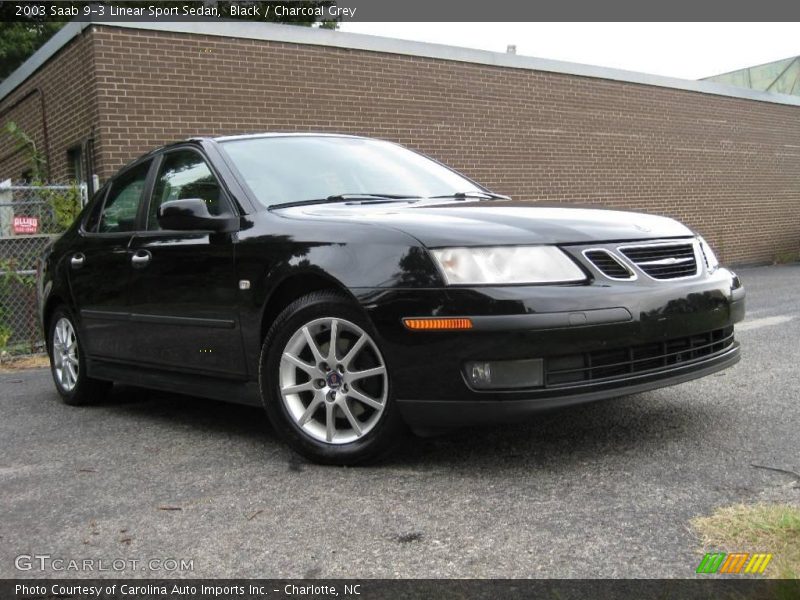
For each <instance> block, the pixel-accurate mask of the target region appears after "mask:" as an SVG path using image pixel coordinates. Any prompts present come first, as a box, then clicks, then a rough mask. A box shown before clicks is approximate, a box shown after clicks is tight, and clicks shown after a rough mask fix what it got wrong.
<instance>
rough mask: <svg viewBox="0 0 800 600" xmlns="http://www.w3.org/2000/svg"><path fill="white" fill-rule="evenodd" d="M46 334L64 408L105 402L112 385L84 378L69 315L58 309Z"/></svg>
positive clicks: (83, 363) (83, 365)
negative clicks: (65, 405) (104, 399)
mask: <svg viewBox="0 0 800 600" xmlns="http://www.w3.org/2000/svg"><path fill="white" fill-rule="evenodd" d="M47 331H48V335H47V352H48V354H49V355H50V372H51V373H52V375H53V381H54V382H55V384H56V391H58V394H59V395H60V396H61V399H62V400H63V401H64V404H69V405H70V406H81V405H85V404H91V403H93V402H97V401H99V400H101V399H103V398H105V397H106V396H107V395H108V393H109V392H110V391H111V387H112V385H113V384H112V383H111V382H110V381H101V380H98V379H92V378H91V377H89V376H88V375H87V374H86V357H85V355H84V353H83V346H82V344H81V340H80V338H79V337H78V329H77V327H76V325H75V319H74V318H73V317H72V314H71V313H70V312H69V311H68V310H67V309H66V308H65V307H63V306H59V307H58V308H57V309H56V310H55V312H54V313H53V316H52V317H51V318H50V325H49V327H48V330H47Z"/></svg>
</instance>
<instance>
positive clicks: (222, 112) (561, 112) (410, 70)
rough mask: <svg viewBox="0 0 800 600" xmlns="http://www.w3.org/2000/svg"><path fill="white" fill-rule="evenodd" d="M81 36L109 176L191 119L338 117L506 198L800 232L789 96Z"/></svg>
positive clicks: (764, 239)
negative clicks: (763, 97) (764, 98)
mask: <svg viewBox="0 0 800 600" xmlns="http://www.w3.org/2000/svg"><path fill="white" fill-rule="evenodd" d="M91 38H92V41H93V44H94V53H93V57H94V66H95V75H96V94H97V115H96V125H97V128H96V132H97V134H96V144H97V148H96V154H97V170H98V173H99V174H100V175H101V177H103V178H105V177H107V176H109V175H110V174H112V173H113V172H114V170H115V169H117V168H118V167H119V166H120V165H122V164H124V163H125V162H127V161H129V160H130V159H132V158H134V157H135V156H137V155H139V154H141V153H143V152H145V151H147V150H149V149H151V148H152V147H153V146H156V145H159V144H162V143H164V142H169V141H173V140H176V139H181V138H185V137H188V136H193V135H201V134H230V133H243V132H254V131H328V132H344V133H354V134H361V135H370V136H376V137H381V138H384V139H390V140H394V141H398V142H400V143H403V144H406V145H408V146H411V147H413V148H416V149H419V150H421V151H423V152H425V153H427V154H430V155H432V156H434V157H436V158H438V159H440V160H442V161H444V162H446V163H447V164H450V165H452V166H453V167H455V168H457V169H459V170H461V171H463V172H465V173H466V174H467V175H469V176H470V177H472V178H474V179H476V180H478V181H479V182H481V183H483V184H485V185H487V186H488V187H490V188H492V189H494V190H496V191H499V192H503V193H507V194H510V195H512V196H514V197H516V198H520V199H530V200H546V201H575V202H578V203H581V204H600V205H603V206H609V207H615V208H628V209H633V210H641V211H646V212H651V213H656V214H663V215H668V216H673V217H677V218H679V219H681V220H682V221H684V222H685V223H687V224H688V225H690V226H692V227H694V228H695V229H697V230H698V231H700V232H701V233H702V234H703V235H705V236H706V237H707V238H708V239H709V240H710V241H711V242H712V244H713V245H714V246H715V247H716V248H717V249H718V250H719V251H720V254H721V255H722V257H723V258H724V260H726V261H727V262H729V263H735V264H741V263H758V262H767V261H771V260H772V259H773V258H774V257H775V255H776V254H777V253H783V252H787V251H796V250H797V249H798V246H799V245H800V219H798V218H797V215H798V214H800V119H799V118H798V117H800V109H798V108H797V107H792V106H784V105H778V104H771V103H765V102H757V101H750V100H743V99H736V98H727V97H721V96H712V95H708V94H701V93H697V92H689V91H680V90H672V89H665V88H659V87H654V86H646V85H638V84H632V83H621V82H615V81H610V80H601V79H592V78H585V77H578V76H572V75H561V74H552V73H545V72H537V71H530V70H522V69H511V68H503V67H492V66H486V65H477V64H469V63H459V62H450V61H444V60H438V59H428V58H420V57H411V56H401V55H390V54H382V53H375V52H368V51H362V50H347V49H339V48H330V47H320V46H309V45H305V46H303V45H296V44H289V43H279V42H265V41H256V40H245V39H232V38H222V37H212V36H201V35H188V34H178V33H167V32H155V31H144V30H132V29H123V28H115V27H95V28H94V30H93V33H92V34H91ZM66 56H67V52H66V51H65V52H64V57H59V58H58V59H57V60H58V61H63V60H66ZM53 62H55V61H53ZM70 70H71V67H70V68H63V71H65V72H68V71H70ZM53 94H54V95H53V97H54V98H55V94H56V92H53ZM50 103H51V104H54V103H55V100H53V101H52V102H50ZM1 108H2V105H0V109H1ZM48 110H50V108H49V107H48ZM84 112H86V111H84ZM74 120H75V121H76V122H77V121H79V120H80V119H78V118H77V117H76V118H75V119H74ZM65 126H66V125H65V124H63V123H62V124H61V125H60V127H65ZM58 128H59V126H57V125H56V124H54V125H53V126H52V127H51V129H52V130H53V133H52V134H51V135H52V136H55V135H56V133H55V131H56V130H57V129H58ZM62 137H63V136H62ZM51 144H52V146H53V148H58V151H57V152H58V153H61V154H64V153H65V149H64V148H62V147H59V146H58V145H57V143H56V142H55V140H54V141H53V142H51ZM2 168H3V164H2V163H0V177H1V176H2V175H3V173H2Z"/></svg>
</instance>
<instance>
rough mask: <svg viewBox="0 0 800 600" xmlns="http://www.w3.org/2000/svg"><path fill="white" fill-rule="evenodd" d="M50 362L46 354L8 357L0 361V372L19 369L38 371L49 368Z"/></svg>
mask: <svg viewBox="0 0 800 600" xmlns="http://www.w3.org/2000/svg"><path fill="white" fill-rule="evenodd" d="M49 366H50V361H49V359H48V358H47V355H46V354H31V355H28V356H9V357H3V358H2V359H0V372H3V371H18V370H20V369H40V368H42V367H49Z"/></svg>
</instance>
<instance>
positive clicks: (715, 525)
mask: <svg viewBox="0 0 800 600" xmlns="http://www.w3.org/2000/svg"><path fill="white" fill-rule="evenodd" d="M692 526H693V527H694V529H695V530H696V531H697V532H698V533H699V535H700V537H701V539H702V541H703V545H704V546H705V547H706V549H707V550H708V551H711V550H721V551H724V552H751V553H753V552H769V553H771V554H772V555H773V557H772V562H771V563H770V564H769V565H768V566H767V569H766V570H765V571H764V576H765V577H771V578H774V579H800V506H794V505H790V504H753V505H745V504H739V505H737V506H730V507H726V508H719V509H717V510H716V511H715V512H714V514H712V515H711V516H709V517H699V518H696V519H693V520H692Z"/></svg>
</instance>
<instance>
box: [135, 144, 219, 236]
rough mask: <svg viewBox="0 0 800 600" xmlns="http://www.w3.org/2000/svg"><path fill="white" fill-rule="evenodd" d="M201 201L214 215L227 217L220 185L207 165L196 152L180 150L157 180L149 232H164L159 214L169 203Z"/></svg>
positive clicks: (170, 157)
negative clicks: (174, 201) (159, 230)
mask: <svg viewBox="0 0 800 600" xmlns="http://www.w3.org/2000/svg"><path fill="white" fill-rule="evenodd" d="M187 198H200V199H201V200H203V201H204V202H205V203H206V206H207V207H208V212H209V213H210V214H211V215H221V214H224V213H225V201H224V199H223V198H222V191H221V189H220V185H219V182H218V181H217V179H216V177H214V174H213V173H212V172H211V169H209V167H208V165H207V164H206V161H205V160H203V158H202V157H201V156H200V155H199V154H198V153H197V152H195V151H193V150H177V151H175V152H170V153H169V154H167V155H166V156H165V157H164V161H163V162H162V163H161V168H160V169H159V171H158V176H157V177H156V185H155V189H154V190H153V198H152V200H151V201H150V210H149V211H148V215H147V228H148V229H150V230H158V229H161V227H160V225H159V224H158V210H159V208H161V205H162V204H163V203H164V202H167V201H169V200H184V199H187Z"/></svg>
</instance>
